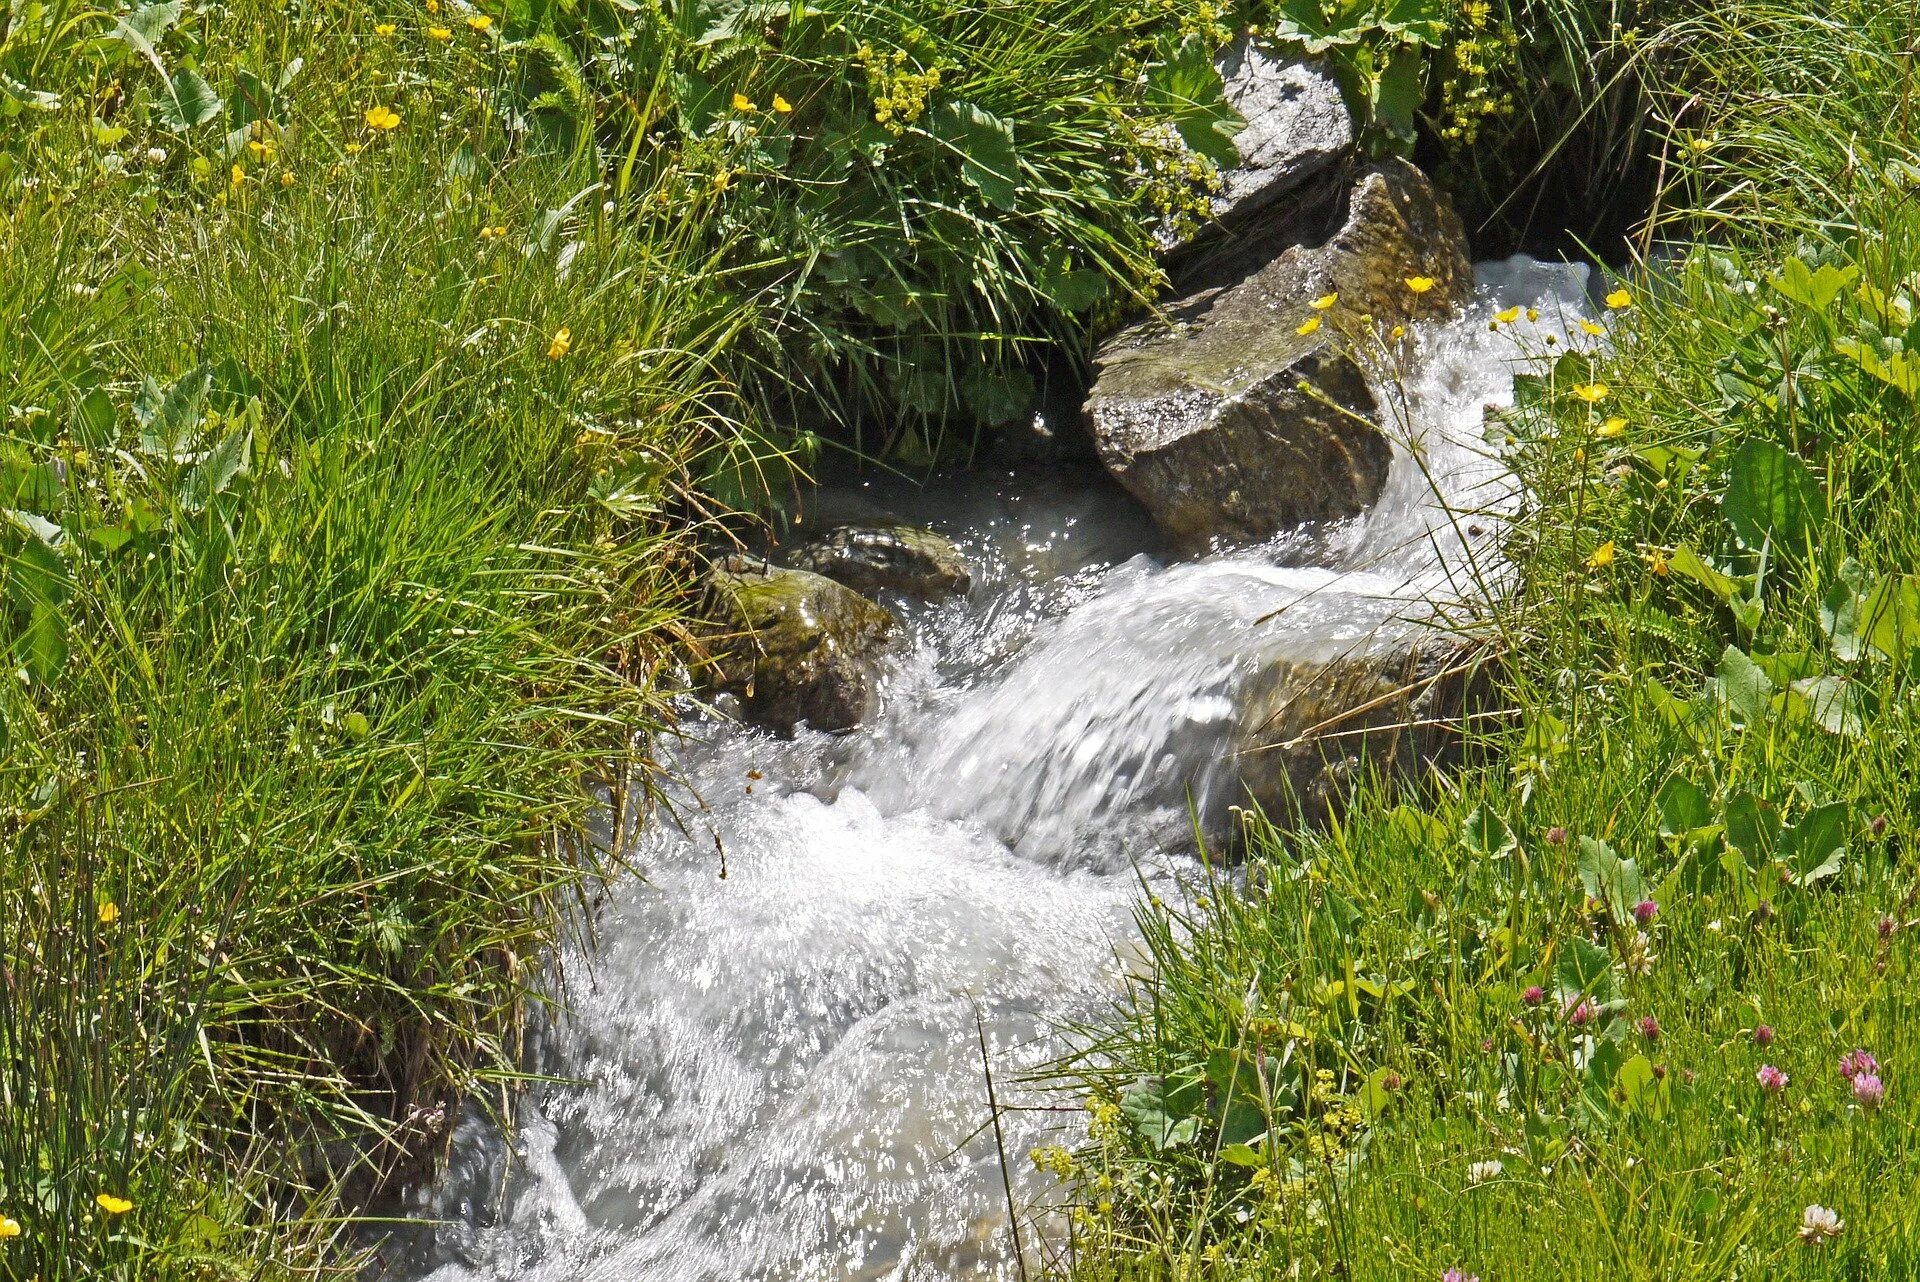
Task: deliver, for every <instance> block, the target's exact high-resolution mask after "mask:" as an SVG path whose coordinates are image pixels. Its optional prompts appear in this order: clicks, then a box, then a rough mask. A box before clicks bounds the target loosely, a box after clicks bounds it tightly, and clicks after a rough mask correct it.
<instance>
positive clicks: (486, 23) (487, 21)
mask: <svg viewBox="0 0 1920 1282" xmlns="http://www.w3.org/2000/svg"><path fill="white" fill-rule="evenodd" d="M467 25H468V26H469V27H472V28H473V29H474V30H475V31H485V30H486V29H487V28H488V27H491V26H492V25H493V19H492V18H489V17H488V16H487V15H486V14H484V13H476V14H473V15H472V16H470V17H469V18H468V19H467Z"/></svg>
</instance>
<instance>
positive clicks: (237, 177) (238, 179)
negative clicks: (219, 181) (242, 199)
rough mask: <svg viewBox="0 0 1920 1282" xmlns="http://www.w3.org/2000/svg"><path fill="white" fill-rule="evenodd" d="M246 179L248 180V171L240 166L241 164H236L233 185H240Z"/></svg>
mask: <svg viewBox="0 0 1920 1282" xmlns="http://www.w3.org/2000/svg"><path fill="white" fill-rule="evenodd" d="M246 180H247V171H246V170H244V169H242V168H240V166H238V165H235V166H234V167H233V175H232V179H231V181H232V183H233V185H234V186H235V187H238V186H239V185H240V184H241V183H243V182H245V181H246Z"/></svg>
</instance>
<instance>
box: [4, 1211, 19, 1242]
mask: <svg viewBox="0 0 1920 1282" xmlns="http://www.w3.org/2000/svg"><path fill="white" fill-rule="evenodd" d="M22 1232H24V1230H23V1229H21V1227H20V1221H18V1220H16V1219H14V1218H13V1217H12V1216H11V1215H0V1238H11V1237H19V1236H20V1234H21V1233H22Z"/></svg>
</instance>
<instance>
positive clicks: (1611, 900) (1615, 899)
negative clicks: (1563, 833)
mask: <svg viewBox="0 0 1920 1282" xmlns="http://www.w3.org/2000/svg"><path fill="white" fill-rule="evenodd" d="M1577 867H1578V868H1579V872H1580V887H1581V889H1583V890H1585V891H1586V892H1587V897H1588V898H1589V899H1594V900H1598V901H1599V902H1600V903H1601V904H1603V905H1605V907H1606V910H1607V913H1608V915H1609V916H1611V917H1612V918H1613V919H1614V920H1615V921H1616V922H1620V923H1622V924H1624V923H1626V922H1630V921H1632V920H1633V909H1634V905H1636V904H1638V903H1639V902H1640V901H1641V900H1643V899H1645V898H1646V897H1647V888H1646V882H1645V880H1644V879H1643V878H1642V877H1641V875H1640V867H1639V865H1638V864H1636V863H1635V862H1634V861H1633V860H1631V859H1622V858H1620V856H1619V855H1617V854H1615V853H1614V849H1613V847H1612V846H1609V845H1608V844H1607V843H1606V842H1604V841H1601V840H1599V839H1597V838H1594V837H1582V838H1581V839H1580V855H1579V861H1578V864H1577Z"/></svg>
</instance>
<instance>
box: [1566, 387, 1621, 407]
mask: <svg viewBox="0 0 1920 1282" xmlns="http://www.w3.org/2000/svg"><path fill="white" fill-rule="evenodd" d="M1612 391H1613V389H1612V388H1611V387H1608V386H1607V385H1606V384H1605V383H1575V384H1574V385H1573V394H1574V395H1575V396H1577V397H1579V398H1580V399H1581V400H1583V401H1585V402H1586V403H1587V404H1589V405H1598V404H1599V403H1600V402H1601V401H1604V400H1606V399H1607V396H1608V394H1609V393H1611V392H1612Z"/></svg>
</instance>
